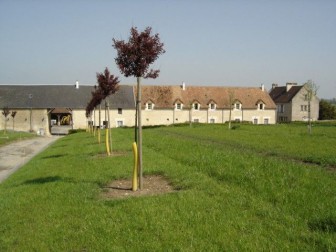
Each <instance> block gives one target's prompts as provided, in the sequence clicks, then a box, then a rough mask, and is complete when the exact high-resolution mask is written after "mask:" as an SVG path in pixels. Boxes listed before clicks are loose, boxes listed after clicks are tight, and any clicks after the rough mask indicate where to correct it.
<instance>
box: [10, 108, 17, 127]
mask: <svg viewBox="0 0 336 252" xmlns="http://www.w3.org/2000/svg"><path fill="white" fill-rule="evenodd" d="M16 113H17V112H16V111H12V113H11V117H12V118H13V131H14V118H15V116H16Z"/></svg>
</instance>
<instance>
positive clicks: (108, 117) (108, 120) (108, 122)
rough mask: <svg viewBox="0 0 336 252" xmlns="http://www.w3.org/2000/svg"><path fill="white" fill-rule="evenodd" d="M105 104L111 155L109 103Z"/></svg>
mask: <svg viewBox="0 0 336 252" xmlns="http://www.w3.org/2000/svg"><path fill="white" fill-rule="evenodd" d="M106 104H107V127H108V133H109V134H108V135H109V142H110V152H111V153H112V136H111V124H110V108H109V102H107V103H106Z"/></svg>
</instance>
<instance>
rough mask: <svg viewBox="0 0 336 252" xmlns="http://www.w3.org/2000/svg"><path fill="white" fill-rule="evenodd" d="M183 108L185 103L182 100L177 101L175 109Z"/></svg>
mask: <svg viewBox="0 0 336 252" xmlns="http://www.w3.org/2000/svg"><path fill="white" fill-rule="evenodd" d="M182 108H183V104H182V103H181V102H177V103H175V109H176V110H182Z"/></svg>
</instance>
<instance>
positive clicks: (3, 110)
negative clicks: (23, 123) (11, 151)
mask: <svg viewBox="0 0 336 252" xmlns="http://www.w3.org/2000/svg"><path fill="white" fill-rule="evenodd" d="M9 113H10V111H9V108H8V107H4V108H3V109H2V114H3V115H4V117H5V130H4V134H6V132H7V116H8V115H9Z"/></svg>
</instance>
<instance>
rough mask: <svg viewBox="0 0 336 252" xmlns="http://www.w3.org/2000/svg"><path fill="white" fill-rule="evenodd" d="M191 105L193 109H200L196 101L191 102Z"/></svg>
mask: <svg viewBox="0 0 336 252" xmlns="http://www.w3.org/2000/svg"><path fill="white" fill-rule="evenodd" d="M192 107H193V109H194V110H200V107H201V106H200V104H199V103H198V102H194V103H193V104H192Z"/></svg>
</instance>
